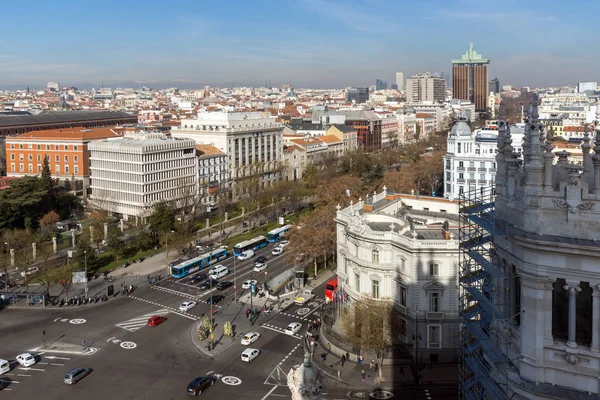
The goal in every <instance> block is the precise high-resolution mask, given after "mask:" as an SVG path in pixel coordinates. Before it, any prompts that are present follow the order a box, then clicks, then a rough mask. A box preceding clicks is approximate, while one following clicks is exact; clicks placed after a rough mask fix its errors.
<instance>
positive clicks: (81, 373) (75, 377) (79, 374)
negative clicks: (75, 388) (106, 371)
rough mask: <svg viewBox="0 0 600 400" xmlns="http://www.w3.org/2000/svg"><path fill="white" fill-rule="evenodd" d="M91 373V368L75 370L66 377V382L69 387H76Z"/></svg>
mask: <svg viewBox="0 0 600 400" xmlns="http://www.w3.org/2000/svg"><path fill="white" fill-rule="evenodd" d="M91 373H92V369H91V368H73V369H72V370H70V371H69V372H67V374H66V375H65V379H64V382H65V383H66V384H67V385H74V384H76V383H77V382H79V381H80V380H82V379H83V378H85V377H86V376H88V375H89V374H91Z"/></svg>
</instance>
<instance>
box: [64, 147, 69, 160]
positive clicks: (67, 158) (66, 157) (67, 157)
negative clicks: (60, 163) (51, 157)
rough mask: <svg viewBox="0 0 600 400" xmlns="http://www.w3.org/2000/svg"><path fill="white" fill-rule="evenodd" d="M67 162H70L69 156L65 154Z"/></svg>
mask: <svg viewBox="0 0 600 400" xmlns="http://www.w3.org/2000/svg"><path fill="white" fill-rule="evenodd" d="M65 150H66V149H65ZM65 162H69V156H65Z"/></svg>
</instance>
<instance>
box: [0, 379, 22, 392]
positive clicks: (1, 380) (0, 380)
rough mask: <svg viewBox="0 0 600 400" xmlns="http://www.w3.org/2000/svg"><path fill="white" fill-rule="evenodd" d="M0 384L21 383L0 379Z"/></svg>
mask: <svg viewBox="0 0 600 400" xmlns="http://www.w3.org/2000/svg"><path fill="white" fill-rule="evenodd" d="M0 382H4V383H21V382H19V381H7V380H6V379H0ZM2 390H6V389H2Z"/></svg>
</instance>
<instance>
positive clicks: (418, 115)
mask: <svg viewBox="0 0 600 400" xmlns="http://www.w3.org/2000/svg"><path fill="white" fill-rule="evenodd" d="M416 117H417V118H434V116H433V115H431V114H427V113H417V115H416Z"/></svg>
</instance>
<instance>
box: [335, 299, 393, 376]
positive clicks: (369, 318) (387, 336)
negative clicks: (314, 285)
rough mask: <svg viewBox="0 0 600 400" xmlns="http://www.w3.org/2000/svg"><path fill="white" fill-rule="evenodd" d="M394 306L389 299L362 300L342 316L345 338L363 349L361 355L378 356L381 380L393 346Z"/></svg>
mask: <svg viewBox="0 0 600 400" xmlns="http://www.w3.org/2000/svg"><path fill="white" fill-rule="evenodd" d="M393 317H394V311H393V305H392V302H391V301H390V300H388V299H385V300H375V299H372V298H367V297H364V298H361V299H360V300H359V301H356V302H354V303H353V304H352V306H351V307H350V308H349V309H347V310H346V311H345V312H344V314H343V316H342V329H343V332H344V336H345V338H346V339H348V340H349V341H350V342H351V343H352V344H353V346H355V347H358V348H360V349H361V353H362V352H363V351H365V350H370V351H372V352H374V353H375V354H376V355H377V361H378V363H379V379H381V378H382V377H383V375H382V368H381V366H382V365H383V360H384V358H385V354H386V352H387V350H388V349H389V348H390V347H391V346H392V337H393V335H394V332H390V330H391V329H390V326H393V325H394V324H393Z"/></svg>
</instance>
